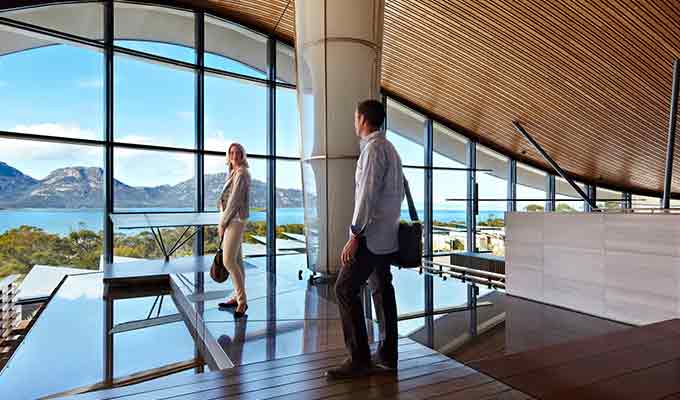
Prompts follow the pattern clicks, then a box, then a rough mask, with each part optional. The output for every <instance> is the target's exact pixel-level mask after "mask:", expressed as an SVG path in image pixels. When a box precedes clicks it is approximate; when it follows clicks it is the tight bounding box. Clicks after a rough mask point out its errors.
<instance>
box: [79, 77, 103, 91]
mask: <svg viewBox="0 0 680 400" xmlns="http://www.w3.org/2000/svg"><path fill="white" fill-rule="evenodd" d="M77 86H78V87H79V88H81V89H102V88H103V87H104V82H103V80H102V79H101V78H88V79H82V80H79V81H78V82H77Z"/></svg>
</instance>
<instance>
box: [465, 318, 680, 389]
mask: <svg viewBox="0 0 680 400" xmlns="http://www.w3.org/2000/svg"><path fill="white" fill-rule="evenodd" d="M470 366H471V367H472V368H475V369H477V370H479V371H481V372H484V373H486V374H488V375H490V376H493V377H494V378H496V379H498V380H501V381H502V382H504V383H505V384H507V385H509V386H512V387H514V388H516V389H518V390H521V391H522V392H524V393H528V394H529V395H531V396H534V397H535V398H539V399H646V400H653V399H662V398H663V399H666V398H680V319H673V320H668V321H664V322H659V323H656V324H651V325H647V326H643V327H636V328H630V329H626V330H623V331H618V332H614V333H611V334H606V335H601V336H596V337H592V338H586V339H581V340H577V341H572V342H568V343H563V344H558V345H554V346H548V347H544V348H540V349H536V350H531V351H526V352H522V353H516V354H512V355H508V356H503V357H498V358H494V359H485V360H481V361H476V362H472V363H470ZM673 396H674V397H673Z"/></svg>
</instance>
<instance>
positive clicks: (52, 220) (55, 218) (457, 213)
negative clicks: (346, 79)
mask: <svg viewBox="0 0 680 400" xmlns="http://www.w3.org/2000/svg"><path fill="white" fill-rule="evenodd" d="M125 211H147V212H153V211H191V210H190V209H185V210H177V209H174V210H166V209H155V210H148V209H147V210H139V209H135V210H125ZM503 213H504V211H498V210H497V211H482V210H480V211H479V218H478V221H486V220H489V219H493V218H503ZM418 214H419V216H420V218H423V216H424V212H423V210H418ZM433 216H434V220H435V221H439V222H461V223H462V222H464V221H465V211H461V210H434V211H433ZM265 217H266V214H265V213H264V212H251V214H250V220H251V221H264V220H265ZM401 217H402V218H403V219H405V220H408V219H409V215H408V210H402V211H401ZM276 222H277V225H284V224H301V223H303V222H304V211H303V209H302V208H279V209H277V210H276ZM103 223H104V211H103V210H102V209H63V208H62V209H60V208H21V209H4V210H0V234H1V233H4V232H6V231H8V230H10V229H13V228H18V227H19V226H21V225H28V226H34V227H37V228H41V229H44V230H45V231H47V232H50V233H56V234H59V235H67V234H68V233H69V232H72V231H76V230H79V229H83V228H85V229H90V230H94V231H99V230H101V229H102V226H103ZM122 233H125V232H122ZM127 233H131V232H129V231H128V232H127Z"/></svg>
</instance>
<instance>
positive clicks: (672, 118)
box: [662, 59, 680, 209]
mask: <svg viewBox="0 0 680 400" xmlns="http://www.w3.org/2000/svg"><path fill="white" fill-rule="evenodd" d="M679 83H680V60H678V59H676V60H674V61H673V87H672V90H671V110H670V115H669V116H668V145H667V147H666V173H665V174H664V179H663V181H664V185H663V202H662V207H663V208H666V209H667V208H670V207H671V179H672V178H673V151H674V149H675V125H676V121H677V116H678V84H679Z"/></svg>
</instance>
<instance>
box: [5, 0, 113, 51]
mask: <svg viewBox="0 0 680 400" xmlns="http://www.w3.org/2000/svg"><path fill="white" fill-rule="evenodd" d="M0 16H2V17H3V18H9V19H13V20H16V21H21V22H25V23H27V24H31V25H36V26H41V27H44V28H49V29H52V30H55V31H59V32H66V33H70V34H72V35H76V36H81V37H84V38H88V39H93V40H103V39H104V7H103V3H102V2H87V3H85V2H78V3H67V4H52V5H47V6H40V7H26V8H20V9H16V10H10V11H3V12H2V13H0ZM4 44H5V43H4V42H3V45H4Z"/></svg>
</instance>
